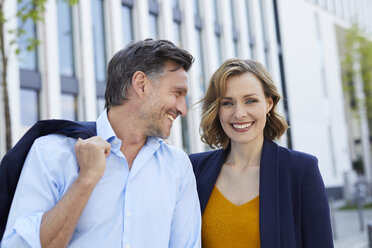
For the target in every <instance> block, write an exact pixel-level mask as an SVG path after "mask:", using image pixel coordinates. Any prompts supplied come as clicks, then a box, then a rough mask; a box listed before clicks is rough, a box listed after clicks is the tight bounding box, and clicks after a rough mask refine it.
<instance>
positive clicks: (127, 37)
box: [122, 0, 134, 46]
mask: <svg viewBox="0 0 372 248" xmlns="http://www.w3.org/2000/svg"><path fill="white" fill-rule="evenodd" d="M122 16H123V41H124V46H126V45H128V43H129V42H131V41H133V40H134V37H133V36H134V35H133V1H129V0H123V5H122Z"/></svg>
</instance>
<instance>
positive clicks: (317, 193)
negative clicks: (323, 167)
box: [301, 157, 333, 248]
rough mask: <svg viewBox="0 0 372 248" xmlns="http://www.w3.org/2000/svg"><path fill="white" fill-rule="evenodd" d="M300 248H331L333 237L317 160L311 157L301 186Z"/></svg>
mask: <svg viewBox="0 0 372 248" xmlns="http://www.w3.org/2000/svg"><path fill="white" fill-rule="evenodd" d="M301 205H302V206H301V208H302V209H301V210H302V211H301V213H302V216H301V218H302V247H304V248H312V247H318V248H323V247H324V248H332V247H333V236H332V228H331V220H330V214H329V205H328V200H327V196H326V193H325V187H324V183H323V179H322V177H321V175H320V171H319V168H318V160H317V159H316V158H315V157H311V158H310V159H309V160H308V161H307V168H306V171H305V176H304V180H303V185H302V202H301Z"/></svg>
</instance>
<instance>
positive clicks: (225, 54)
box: [0, 0, 372, 186]
mask: <svg viewBox="0 0 372 248" xmlns="http://www.w3.org/2000/svg"><path fill="white" fill-rule="evenodd" d="M245 1H246V0H234V4H235V6H236V8H235V10H236V11H237V13H235V19H236V20H237V29H238V32H239V42H238V45H239V49H238V50H239V51H240V54H239V55H238V56H239V57H241V58H249V57H252V54H250V53H251V52H250V48H249V37H248V35H249V34H248V22H247V18H246V16H245V15H246V3H245ZM261 1H264V3H263V6H265V9H264V13H265V21H264V23H265V29H266V31H267V33H266V35H267V41H268V46H269V58H268V65H269V70H270V72H271V74H272V77H273V79H274V81H275V82H276V85H277V87H278V89H279V91H280V92H282V82H281V81H280V80H281V72H280V66H279V60H278V53H279V47H278V45H277V40H276V29H275V19H274V7H273V1H272V0H250V1H249V2H250V13H251V21H252V32H253V35H254V40H255V48H254V49H255V54H256V59H257V60H258V61H260V62H262V63H263V64H265V52H264V39H263V37H264V35H263V27H262V25H263V23H262V19H261V10H260V2H261ZM6 2H7V4H8V7H7V8H8V10H9V12H6V13H11V12H12V11H13V12H15V9H16V5H15V3H16V1H10V0H7V1H6ZM213 2H214V1H213V0H200V1H199V5H200V15H201V18H202V22H203V26H202V39H203V51H202V53H203V57H204V70H205V72H204V74H205V75H206V77H207V78H209V77H210V76H211V75H212V73H213V72H214V71H215V70H216V69H217V68H218V66H220V64H219V62H218V57H217V56H218V55H217V54H216V50H217V48H216V42H215V27H214V21H215V20H214V13H213ZM217 2H218V4H219V7H220V8H219V10H220V13H219V22H220V24H221V27H222V29H221V44H222V58H223V59H224V60H225V59H228V58H230V57H232V56H233V54H234V47H233V39H232V23H231V20H232V18H231V11H230V2H229V0H219V1H217ZM334 2H336V6H334V8H333V9H334V13H336V14H340V13H343V15H344V16H345V18H347V19H346V21H345V20H341V19H340V18H338V17H335V16H334V14H332V13H330V12H332V10H330V11H326V10H324V8H322V7H319V6H317V5H315V4H313V1H310V0H307V1H306V0H278V1H277V3H278V9H279V18H280V19H279V21H280V29H281V30H280V31H281V39H282V52H283V55H284V57H283V58H284V68H285V77H286V88H287V95H288V102H289V114H290V118H291V127H290V129H291V132H292V141H293V148H294V149H297V150H300V151H304V152H307V153H311V154H314V155H315V156H317V157H318V159H319V166H320V170H321V172H322V175H323V177H324V181H325V183H326V185H327V186H340V185H341V184H342V173H343V172H344V171H347V170H350V168H351V158H350V154H349V149H348V137H347V126H346V121H345V119H346V117H345V111H344V104H345V102H344V100H343V92H342V81H341V73H340V58H339V54H338V49H337V36H336V31H335V24H337V25H339V26H342V27H345V28H347V21H348V18H349V19H350V20H349V21H352V20H355V19H358V18H359V19H360V21H361V22H362V23H363V25H364V26H365V27H366V28H367V30H372V29H371V25H370V24H371V22H370V20H371V15H368V14H366V13H369V12H367V11H366V9H368V8H369V9H370V8H372V6H371V2H370V1H363V4H364V8H360V6H358V4H355V3H354V1H347V2H350V5H352V6H341V5H340V4H337V1H334ZM344 2H346V1H344ZM133 3H134V6H133V8H132V13H133V21H134V24H133V33H134V39H135V40H140V39H144V38H147V37H148V36H149V34H150V33H151V32H150V30H149V19H148V18H149V4H148V0H134V1H133ZM194 3H195V1H190V0H181V1H180V9H181V12H182V23H181V30H182V42H181V43H182V46H183V48H185V49H186V50H188V51H190V52H191V54H196V53H197V47H196V46H197V45H198V44H196V42H195V41H196V39H195V37H194V34H195V23H194ZM158 4H159V18H158V20H159V33H160V34H159V37H160V38H165V39H170V40H172V39H173V37H174V35H175V34H174V29H173V12H172V6H171V5H172V1H171V0H158ZM90 5H91V1H90V0H80V3H79V6H74V9H75V12H74V17H75V18H74V30H75V47H74V49H75V50H74V51H75V52H77V54H75V56H77V60H76V61H77V63H78V64H77V69H78V70H77V75H78V80H79V86H80V90H79V96H78V97H79V99H80V100H79V102H80V106H79V107H78V109H80V110H79V119H81V120H94V119H95V118H96V101H97V100H96V87H95V73H94V66H95V65H94V52H93V49H94V47H93V39H92V16H91V6H90ZM368 6H370V7H368ZM358 11H363V12H364V14H363V15H360V16H359V15H357V14H356V13H357V12H358ZM104 13H105V14H104V19H105V23H104V27H105V35H106V37H105V40H106V52H107V54H106V58H107V60H109V59H110V58H111V57H112V56H113V55H114V54H115V53H116V52H117V51H118V50H120V49H122V48H123V47H124V45H125V44H123V40H124V39H123V25H122V21H123V19H122V1H121V0H105V1H104ZM316 15H318V17H319V24H320V25H319V27H320V30H319V31H320V34H321V41H319V38H318V36H317V24H316ZM340 15H341V14H340ZM12 25H16V22H14V23H13V24H12ZM57 27H58V25H57V5H56V1H55V0H48V2H47V5H46V13H45V21H44V22H43V23H39V24H38V37H39V38H40V40H41V45H40V46H39V49H38V54H39V56H38V57H39V72H40V74H41V78H42V87H41V92H40V117H41V119H47V118H60V117H61V97H60V95H61V86H60V75H59V66H58V63H59V59H58V35H57ZM10 66H11V68H10V70H9V78H10V79H11V81H12V85H11V86H10V97H11V99H10V101H11V113H12V121H13V123H12V127H13V140H14V143H15V142H16V141H17V140H18V138H19V137H20V135H21V134H22V133H23V132H24V131H25V129H22V128H21V124H20V122H21V121H20V108H21V106H20V99H19V98H20V97H19V93H20V91H19V89H20V85H19V69H18V63H17V61H16V59H12V60H11V62H10ZM322 68H325V70H324V71H325V74H324V75H325V76H324V78H323V77H322ZM198 77H199V75H197V72H196V69H194V68H192V69H191V70H190V72H189V94H190V95H189V99H190V101H191V104H190V106H191V105H192V104H194V103H196V102H197V101H199V100H200V99H201V98H202V96H203V94H204V92H201V91H202V90H201V88H202V87H200V85H199V83H200V80H199V79H198ZM0 106H2V105H0ZM279 110H280V111H281V112H283V105H280V106H279ZM0 113H2V110H1V111H0ZM200 113H201V111H200V105H198V106H195V107H194V108H190V109H189V111H188V126H189V135H190V137H188V138H189V140H190V144H191V147H190V151H191V152H198V151H202V150H204V149H205V146H204V144H202V143H201V142H200V138H199V137H200V136H199V123H200ZM0 127H1V129H2V130H1V136H2V137H3V133H4V130H3V129H4V126H3V123H1V125H0ZM182 128H185V127H182V124H181V122H180V120H178V121H177V122H175V123H174V128H173V130H172V134H171V138H170V140H171V142H172V143H173V144H175V145H176V146H178V147H182V144H183V143H182V139H183V137H182ZM330 132H331V133H330ZM279 143H280V144H281V145H285V144H286V140H285V139H284V140H281V141H280V142H279ZM4 145H5V144H4V139H3V138H2V139H1V142H0V153H1V154H3V153H4Z"/></svg>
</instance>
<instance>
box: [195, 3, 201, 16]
mask: <svg viewBox="0 0 372 248" xmlns="http://www.w3.org/2000/svg"><path fill="white" fill-rule="evenodd" d="M194 14H195V15H196V16H200V8H199V0H194Z"/></svg>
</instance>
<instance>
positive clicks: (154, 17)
mask: <svg viewBox="0 0 372 248" xmlns="http://www.w3.org/2000/svg"><path fill="white" fill-rule="evenodd" d="M158 15H159V5H158V3H157V2H156V0H149V35H150V37H151V38H153V39H159V28H158Z"/></svg>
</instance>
